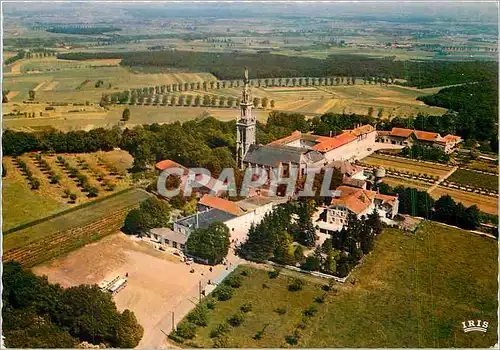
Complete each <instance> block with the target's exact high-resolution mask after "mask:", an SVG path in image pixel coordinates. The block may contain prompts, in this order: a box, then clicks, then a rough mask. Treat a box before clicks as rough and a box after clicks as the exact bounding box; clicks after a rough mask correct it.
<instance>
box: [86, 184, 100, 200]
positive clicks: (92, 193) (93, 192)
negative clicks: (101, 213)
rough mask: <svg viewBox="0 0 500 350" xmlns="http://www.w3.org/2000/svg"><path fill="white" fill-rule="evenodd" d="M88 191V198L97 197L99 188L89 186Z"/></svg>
mask: <svg viewBox="0 0 500 350" xmlns="http://www.w3.org/2000/svg"><path fill="white" fill-rule="evenodd" d="M88 192H89V193H88V194H87V196H88V197H89V198H92V197H97V194H98V193H99V190H98V189H97V188H96V187H90V188H89V191H88Z"/></svg>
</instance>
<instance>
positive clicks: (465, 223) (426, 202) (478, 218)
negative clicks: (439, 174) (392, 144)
mask: <svg viewBox="0 0 500 350" xmlns="http://www.w3.org/2000/svg"><path fill="white" fill-rule="evenodd" d="M378 190H379V191H380V193H383V194H390V195H397V196H398V199H399V213H401V214H409V215H412V216H419V217H423V218H426V219H429V220H434V221H439V222H444V223H446V224H449V225H453V226H458V227H461V228H463V229H466V230H474V229H476V228H478V226H479V224H480V222H482V221H483V222H484V221H488V220H489V218H488V217H486V216H485V215H484V214H483V213H481V212H480V211H479V209H478V208H477V206H475V205H472V206H470V207H465V206H464V205H463V204H462V203H455V201H454V200H453V198H451V197H450V196H449V195H444V196H441V197H440V198H439V199H438V200H434V199H433V198H432V197H431V196H430V195H429V194H428V193H427V192H426V191H419V190H417V189H415V188H410V187H404V186H398V187H396V188H392V187H390V186H389V185H387V184H384V183H381V184H379V185H378Z"/></svg>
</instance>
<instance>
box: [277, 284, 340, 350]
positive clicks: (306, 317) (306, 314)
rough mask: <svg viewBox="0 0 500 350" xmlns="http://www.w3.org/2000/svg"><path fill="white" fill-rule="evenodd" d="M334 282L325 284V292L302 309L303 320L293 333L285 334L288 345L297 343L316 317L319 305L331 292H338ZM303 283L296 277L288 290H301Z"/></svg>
mask: <svg viewBox="0 0 500 350" xmlns="http://www.w3.org/2000/svg"><path fill="white" fill-rule="evenodd" d="M333 283H334V282H333V280H332V281H330V283H329V284H328V285H324V286H323V287H322V289H323V291H324V292H325V293H323V294H321V295H319V296H317V297H315V298H314V300H313V303H312V304H311V305H310V306H309V307H308V308H307V309H305V310H304V311H302V318H301V321H300V322H299V323H298V324H297V325H296V326H295V330H294V331H293V332H292V333H291V334H289V335H286V336H285V343H286V344H287V345H297V343H298V342H299V340H300V338H301V336H302V332H303V330H304V329H306V327H307V325H308V324H309V322H310V319H311V318H312V317H314V316H315V315H316V314H317V312H318V311H319V310H318V308H319V305H320V304H323V303H324V302H325V301H326V298H327V297H328V295H329V294H336V292H337V290H336V289H335V288H334V287H333ZM303 285H304V281H302V280H300V279H294V280H293V282H292V283H291V284H290V285H289V286H288V290H292V291H296V290H297V289H296V288H299V289H298V290H301V289H302V286H303ZM290 287H292V289H290Z"/></svg>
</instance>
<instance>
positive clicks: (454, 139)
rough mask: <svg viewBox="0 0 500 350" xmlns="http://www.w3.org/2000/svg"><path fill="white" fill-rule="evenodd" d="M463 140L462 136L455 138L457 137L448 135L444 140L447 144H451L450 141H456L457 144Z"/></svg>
mask: <svg viewBox="0 0 500 350" xmlns="http://www.w3.org/2000/svg"><path fill="white" fill-rule="evenodd" d="M461 139H462V138H461V137H460V136H455V135H450V134H448V135H446V136H445V137H443V138H442V140H443V141H445V142H449V141H455V142H458V141H460V140H461Z"/></svg>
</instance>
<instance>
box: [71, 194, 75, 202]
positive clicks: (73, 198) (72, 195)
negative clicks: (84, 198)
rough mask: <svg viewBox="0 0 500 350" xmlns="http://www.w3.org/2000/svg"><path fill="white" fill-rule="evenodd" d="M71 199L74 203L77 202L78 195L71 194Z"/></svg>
mask: <svg viewBox="0 0 500 350" xmlns="http://www.w3.org/2000/svg"><path fill="white" fill-rule="evenodd" d="M69 199H71V201H72V202H74V201H76V194H74V193H70V195H69Z"/></svg>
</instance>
